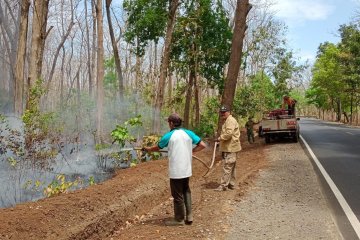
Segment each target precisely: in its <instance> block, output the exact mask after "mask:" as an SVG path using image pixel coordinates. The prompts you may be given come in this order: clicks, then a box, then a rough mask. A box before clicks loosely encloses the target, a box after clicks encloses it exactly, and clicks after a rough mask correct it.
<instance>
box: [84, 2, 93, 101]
mask: <svg viewBox="0 0 360 240" xmlns="http://www.w3.org/2000/svg"><path fill="white" fill-rule="evenodd" d="M84 8H85V28H86V49H87V61H86V62H87V68H88V69H87V71H88V76H89V96H92V86H91V85H92V80H91V79H92V69H91V53H90V52H91V48H90V31H89V23H88V9H87V0H85V1H84Z"/></svg>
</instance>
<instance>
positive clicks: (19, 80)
mask: <svg viewBox="0 0 360 240" xmlns="http://www.w3.org/2000/svg"><path fill="white" fill-rule="evenodd" d="M29 8H30V0H22V2H21V13H20V26H19V38H18V50H17V55H16V63H15V94H14V112H15V114H16V115H17V116H20V115H22V113H23V96H24V95H23V94H24V69H25V59H26V41H27V32H28V22H29Z"/></svg>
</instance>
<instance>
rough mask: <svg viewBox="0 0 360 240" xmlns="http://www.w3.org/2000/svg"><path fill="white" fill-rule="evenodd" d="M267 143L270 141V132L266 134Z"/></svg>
mask: <svg viewBox="0 0 360 240" xmlns="http://www.w3.org/2000/svg"><path fill="white" fill-rule="evenodd" d="M265 143H270V136H269V135H268V134H266V135H265Z"/></svg>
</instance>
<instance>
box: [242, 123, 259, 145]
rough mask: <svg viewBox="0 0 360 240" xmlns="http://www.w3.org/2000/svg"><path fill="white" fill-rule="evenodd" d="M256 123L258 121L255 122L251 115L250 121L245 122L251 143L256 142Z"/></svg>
mask: <svg viewBox="0 0 360 240" xmlns="http://www.w3.org/2000/svg"><path fill="white" fill-rule="evenodd" d="M254 124H256V123H254V121H253V119H252V117H249V119H248V121H247V122H246V123H245V128H246V134H247V138H248V142H249V143H250V144H251V143H254V142H255V138H254Z"/></svg>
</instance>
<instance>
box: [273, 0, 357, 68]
mask: <svg viewBox="0 0 360 240" xmlns="http://www.w3.org/2000/svg"><path fill="white" fill-rule="evenodd" d="M274 1H275V5H274V6H273V8H274V10H275V11H276V16H277V17H278V18H279V19H281V20H282V21H284V22H285V23H286V25H287V26H288V28H289V31H288V41H289V46H290V48H292V49H293V50H294V51H295V53H296V55H297V56H299V57H300V58H301V59H302V60H306V59H309V60H310V62H313V61H314V59H315V56H316V52H317V48H318V46H319V44H320V43H323V42H325V41H329V42H333V43H338V42H339V41H340V40H339V37H338V36H337V35H338V31H337V30H338V29H339V26H340V25H341V24H347V23H349V22H350V21H351V20H352V18H353V17H354V16H355V15H356V11H358V12H360V0H274Z"/></svg>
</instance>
